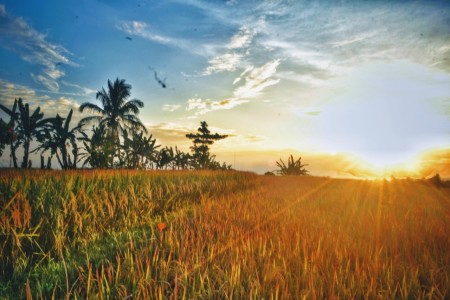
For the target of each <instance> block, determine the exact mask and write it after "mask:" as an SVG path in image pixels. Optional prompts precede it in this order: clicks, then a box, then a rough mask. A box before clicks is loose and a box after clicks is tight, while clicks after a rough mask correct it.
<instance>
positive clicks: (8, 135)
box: [0, 118, 14, 156]
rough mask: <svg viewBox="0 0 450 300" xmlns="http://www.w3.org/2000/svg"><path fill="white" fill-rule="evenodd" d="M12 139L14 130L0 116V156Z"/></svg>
mask: <svg viewBox="0 0 450 300" xmlns="http://www.w3.org/2000/svg"><path fill="white" fill-rule="evenodd" d="M13 140H14V130H13V128H12V127H10V126H9V125H8V124H7V123H6V122H5V121H3V120H2V119H1V118H0V156H2V155H3V149H5V147H6V145H9V144H11V143H12V142H13Z"/></svg>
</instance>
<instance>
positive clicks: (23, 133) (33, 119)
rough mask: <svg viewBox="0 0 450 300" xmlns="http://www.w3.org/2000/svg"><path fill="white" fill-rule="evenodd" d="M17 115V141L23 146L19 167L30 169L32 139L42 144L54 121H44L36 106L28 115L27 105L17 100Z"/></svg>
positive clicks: (51, 119)
mask: <svg viewBox="0 0 450 300" xmlns="http://www.w3.org/2000/svg"><path fill="white" fill-rule="evenodd" d="M17 103H18V108H19V115H18V118H17V129H16V130H17V139H18V140H19V141H20V143H21V144H23V152H24V154H23V160H22V164H21V167H22V168H23V169H26V168H30V167H31V164H30V162H31V161H30V160H29V154H30V145H31V141H32V140H33V139H36V140H37V141H38V142H43V141H44V139H45V137H46V136H47V134H48V130H49V124H50V123H51V122H53V121H54V120H55V118H47V119H44V113H42V112H41V108H40V107H39V106H38V107H37V108H36V109H35V110H34V111H33V113H31V114H30V107H29V104H28V103H26V104H23V100H22V99H21V98H19V100H18V102H17Z"/></svg>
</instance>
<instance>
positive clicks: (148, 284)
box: [0, 170, 450, 299]
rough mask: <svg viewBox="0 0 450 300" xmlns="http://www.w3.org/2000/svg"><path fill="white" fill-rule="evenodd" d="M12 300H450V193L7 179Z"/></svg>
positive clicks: (381, 185)
mask: <svg viewBox="0 0 450 300" xmlns="http://www.w3.org/2000/svg"><path fill="white" fill-rule="evenodd" d="M0 207H1V212H0V299H3V298H4V299H15V298H17V299H52V298H54V299H64V298H71V299H86V298H89V299H125V298H126V299H352V298H353V299H446V298H449V297H450V292H449V287H450V251H449V249H450V235H449V232H450V189H444V188H436V187H434V186H431V185H429V184H427V183H426V182H422V181H412V180H394V181H386V180H380V181H368V180H344V179H330V178H317V177H311V176H306V177H290V176H285V177H275V176H257V175H255V174H252V173H244V172H232V171H222V172H208V171H204V172H197V171H196V172H193V171H167V172H163V171H159V172H158V171H152V172H146V171H94V170H89V171H64V172H62V171H40V170H34V171H9V170H2V171H0Z"/></svg>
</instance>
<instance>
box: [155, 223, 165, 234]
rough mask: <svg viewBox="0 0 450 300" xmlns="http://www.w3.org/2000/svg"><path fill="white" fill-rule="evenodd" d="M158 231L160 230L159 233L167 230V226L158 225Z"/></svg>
mask: <svg viewBox="0 0 450 300" xmlns="http://www.w3.org/2000/svg"><path fill="white" fill-rule="evenodd" d="M157 226H158V230H159V232H162V231H163V230H164V229H165V228H166V224H164V223H162V222H161V223H158V225H157Z"/></svg>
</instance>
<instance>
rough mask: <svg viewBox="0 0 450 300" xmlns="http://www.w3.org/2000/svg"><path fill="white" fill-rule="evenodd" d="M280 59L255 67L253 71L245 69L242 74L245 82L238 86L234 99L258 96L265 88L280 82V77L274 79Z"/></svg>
mask: <svg viewBox="0 0 450 300" xmlns="http://www.w3.org/2000/svg"><path fill="white" fill-rule="evenodd" d="M280 62H281V60H280V59H274V60H272V61H269V62H268V63H266V64H264V65H263V66H261V67H259V68H253V69H252V70H251V71H248V69H247V70H245V71H244V73H243V74H245V73H246V72H247V73H246V74H245V75H242V74H241V77H242V76H245V83H244V84H243V85H242V86H240V87H238V88H237V89H236V90H235V91H234V93H233V95H234V99H240V100H242V99H249V98H254V97H256V96H258V95H259V94H260V93H261V92H262V90H264V89H265V88H267V87H269V86H271V85H275V84H277V83H278V82H280V79H272V76H273V75H274V74H275V73H276V71H277V67H278V65H279V64H280Z"/></svg>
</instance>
